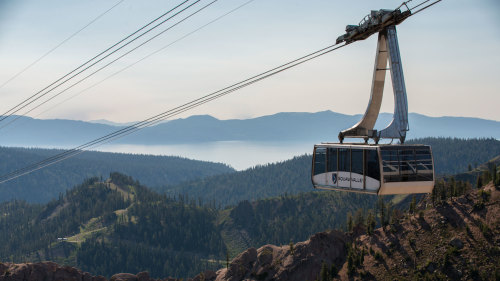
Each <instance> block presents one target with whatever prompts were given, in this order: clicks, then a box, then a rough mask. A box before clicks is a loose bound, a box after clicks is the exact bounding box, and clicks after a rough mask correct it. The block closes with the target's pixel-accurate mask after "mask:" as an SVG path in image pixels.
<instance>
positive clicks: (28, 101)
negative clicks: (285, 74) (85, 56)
mask: <svg viewBox="0 0 500 281" xmlns="http://www.w3.org/2000/svg"><path fill="white" fill-rule="evenodd" d="M189 1H190V0H185V1H183V2H182V3H180V4H179V5H177V6H175V7H174V8H172V9H170V10H169V11H167V12H166V13H164V14H162V15H161V16H159V17H157V18H156V19H154V20H153V21H151V22H149V23H148V24H146V25H144V26H143V27H141V28H139V29H138V30H136V31H135V32H133V33H132V34H130V35H128V36H127V37H125V38H124V39H122V40H120V41H119V42H117V43H115V44H114V45H112V46H111V47H109V48H107V49H106V50H104V51H102V52H101V53H99V54H98V55H96V56H94V57H93V58H91V59H90V60H88V61H86V62H85V63H83V64H81V65H80V66H78V67H77V68H75V69H73V70H72V71H70V72H69V73H67V74H65V75H64V76H62V77H61V78H59V79H57V80H56V81H54V82H52V83H51V84H49V85H48V86H46V87H45V88H43V89H42V90H40V91H38V92H37V93H35V94H33V95H32V96H30V97H28V98H26V99H25V100H23V101H22V102H20V103H19V104H17V105H16V106H14V107H12V108H11V109H9V110H7V111H6V112H5V113H3V114H2V115H1V116H0V122H2V121H3V120H5V119H7V118H9V117H10V116H12V115H13V114H15V113H17V112H18V111H19V110H21V109H23V108H25V107H26V106H28V105H29V104H31V103H33V102H34V101H36V100H38V99H40V98H41V97H43V96H45V95H47V94H48V93H50V92H51V91H53V90H54V89H56V88H58V87H59V86H61V85H62V84H64V83H66V82H67V81H69V80H71V79H72V78H74V77H76V76H77V75H79V74H81V73H82V72H84V71H85V70H87V69H89V68H90V67H92V66H94V65H95V64H97V63H98V62H100V61H102V60H104V59H106V58H107V57H109V56H110V55H112V54H114V53H116V52H117V51H119V50H121V49H122V48H124V47H125V46H127V45H129V44H130V43H132V42H134V41H135V40H137V39H139V38H141V37H142V36H144V35H146V34H147V33H149V32H151V31H152V30H154V29H156V28H158V27H159V26H160V25H162V24H164V23H165V22H167V21H168V20H170V19H172V18H173V17H175V16H176V15H178V14H180V13H181V12H183V11H185V10H186V9H187V8H189V7H191V6H193V5H195V4H197V3H198V2H200V1H201V0H197V1H195V2H194V3H192V4H190V5H189V6H188V7H187V8H184V9H182V10H181V11H180V12H177V13H176V14H175V15H173V16H170V17H168V18H167V19H165V20H163V21H161V22H160V23H158V24H156V25H155V26H153V27H151V28H150V29H148V30H146V31H144V32H143V33H142V34H140V35H138V36H136V37H135V38H133V39H132V40H130V41H129V42H127V43H125V44H124V45H122V46H120V47H119V48H118V49H116V50H114V51H112V52H111V53H110V54H108V55H106V56H105V57H104V58H101V59H99V60H98V61H97V62H95V63H93V64H92V65H90V66H87V67H85V66H86V65H88V64H89V63H91V62H93V61H94V60H96V59H97V58H99V57H101V56H102V55H104V54H106V53H107V52H109V51H111V50H112V49H113V48H115V47H117V46H118V45H120V44H121V43H123V42H125V41H126V40H128V39H129V38H131V37H133V36H134V35H136V34H137V33H139V32H141V31H142V30H144V29H146V28H147V27H148V26H150V25H152V24H154V23H155V22H157V21H158V20H160V19H162V18H163V17H165V16H166V15H168V14H170V13H171V12H173V11H175V10H176V9H178V8H179V7H181V6H182V5H184V4H185V3H187V2H189ZM83 67H85V69H84V70H82V71H79V72H78V73H77V74H75V75H73V76H71V77H70V78H68V79H66V80H65V81H64V82H62V83H59V82H60V81H61V80H63V79H65V78H66V77H68V76H70V75H71V74H73V73H75V72H76V71H78V70H80V69H81V68H83ZM57 83H59V84H58V85H57V86H55V87H53V88H52V89H50V90H47V89H49V88H50V87H52V86H54V85H55V84H57ZM45 90H47V92H45V93H43V92H44V91H45ZM42 93H43V94H42Z"/></svg>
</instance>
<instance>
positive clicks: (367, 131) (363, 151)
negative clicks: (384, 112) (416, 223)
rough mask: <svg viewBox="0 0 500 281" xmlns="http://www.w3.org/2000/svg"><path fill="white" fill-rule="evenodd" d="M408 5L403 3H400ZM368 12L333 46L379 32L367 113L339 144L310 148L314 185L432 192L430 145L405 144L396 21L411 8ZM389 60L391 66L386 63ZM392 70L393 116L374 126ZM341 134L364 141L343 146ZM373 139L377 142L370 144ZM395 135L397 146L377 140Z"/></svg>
mask: <svg viewBox="0 0 500 281" xmlns="http://www.w3.org/2000/svg"><path fill="white" fill-rule="evenodd" d="M403 5H404V6H406V3H403ZM403 5H401V6H400V7H399V8H397V9H395V10H379V11H372V12H371V13H370V14H369V15H368V16H366V17H365V18H364V19H363V20H362V21H361V22H360V23H359V25H348V26H347V27H346V34H344V35H342V36H340V37H338V38H337V44H340V43H342V42H345V43H346V44H350V43H352V42H354V41H357V40H363V39H366V38H368V37H369V36H370V35H372V34H374V33H377V32H378V43H377V52H376V57H375V67H374V71H373V80H372V87H371V94H370V101H369V104H368V108H367V109H366V112H365V114H364V116H363V118H362V119H361V121H359V122H358V123H357V124H356V125H354V126H353V127H351V128H349V129H346V130H344V131H342V132H340V133H339V141H340V143H322V144H317V145H315V146H314V151H313V162H312V172H311V179H312V183H313V186H314V187H315V188H321V189H330V190H341V191H351V192H362V193H371V194H377V195H389V194H413V193H430V192H432V189H433V188H434V161H433V157H432V149H431V147H430V146H428V145H406V144H404V141H405V138H406V132H407V131H408V130H409V129H408V128H409V127H408V101H407V96H406V87H405V82H404V76H403V68H402V63H401V56H400V52H399V45H398V38H397V34H396V25H397V24H399V23H401V22H402V21H403V20H405V19H406V18H408V17H409V16H411V11H410V10H409V9H408V10H407V11H404V12H402V11H401V10H400V8H401V7H402V6H403ZM388 62H389V65H388ZM387 70H390V73H391V80H392V88H393V91H394V115H393V119H392V122H391V123H390V124H389V125H388V126H387V127H386V128H384V129H382V130H380V131H377V130H375V129H374V126H375V123H376V121H377V118H378V115H379V112H380V106H381V103H382V95H383V90H384V83H385V76H386V71H387ZM345 138H362V139H364V143H350V144H347V143H346V144H344V143H343V141H344V139H345ZM370 139H372V140H373V141H374V142H375V143H374V144H369V143H368V141H369V140H370ZM381 139H390V140H391V143H392V141H393V140H394V139H397V140H399V141H400V144H379V141H380V140H381Z"/></svg>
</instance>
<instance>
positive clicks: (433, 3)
mask: <svg viewBox="0 0 500 281" xmlns="http://www.w3.org/2000/svg"><path fill="white" fill-rule="evenodd" d="M428 1H430V0H427V1H424V2H422V3H420V4H419V5H417V6H415V7H413V8H412V10H413V9H415V8H416V7H419V6H421V5H423V4H424V3H427V2H428ZM441 1H443V0H437V1H434V2H432V3H430V4H429V5H427V6H425V7H423V8H420V9H418V10H417V11H415V12H412V14H411V15H412V16H414V15H416V14H418V13H420V12H422V11H423V10H425V9H427V8H429V7H431V6H433V5H435V4H437V3H439V2H441Z"/></svg>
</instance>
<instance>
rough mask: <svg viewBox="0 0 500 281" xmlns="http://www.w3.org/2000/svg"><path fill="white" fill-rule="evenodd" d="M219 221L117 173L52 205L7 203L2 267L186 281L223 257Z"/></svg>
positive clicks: (1, 226)
mask: <svg viewBox="0 0 500 281" xmlns="http://www.w3.org/2000/svg"><path fill="white" fill-rule="evenodd" d="M216 218H217V211H215V210H213V209H211V208H208V207H200V206H197V205H196V204H195V203H194V202H186V201H185V200H184V199H183V198H180V199H178V200H174V199H170V198H167V197H165V196H162V195H159V194H157V193H155V192H153V191H150V190H149V189H147V188H146V187H144V186H142V185H140V184H139V183H138V182H136V181H134V180H132V178H130V177H128V176H125V175H122V174H118V173H112V174H111V176H110V179H109V180H107V181H105V182H102V181H100V180H99V179H98V178H91V179H88V180H86V181H85V182H84V183H83V184H81V185H79V186H77V187H76V188H74V189H71V190H69V191H67V193H66V194H65V195H64V196H60V197H59V199H57V200H53V201H51V202H50V203H48V204H46V205H37V204H26V203H23V202H20V201H12V202H5V203H2V204H0V241H2V243H0V261H14V262H26V261H42V260H52V261H57V262H60V263H64V264H71V265H74V266H78V267H80V268H82V269H84V270H86V271H90V272H92V273H93V274H100V275H105V276H110V275H112V274H113V273H116V272H120V271H125V272H136V271H138V270H140V271H143V270H147V271H149V272H150V273H151V274H152V276H168V275H170V276H181V277H182V276H187V275H191V274H196V273H198V272H200V271H201V270H202V269H205V268H214V266H215V267H216V266H217V264H218V263H217V261H218V260H220V259H221V258H222V257H223V256H224V253H225V252H226V251H225V249H226V248H225V244H224V242H223V240H222V237H221V235H220V233H219V231H218V228H217V225H216Z"/></svg>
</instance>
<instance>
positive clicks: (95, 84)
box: [0, 0, 255, 129]
mask: <svg viewBox="0 0 500 281" xmlns="http://www.w3.org/2000/svg"><path fill="white" fill-rule="evenodd" d="M254 1H255V0H249V1H247V2H245V3H243V4H241V5H239V6H238V7H236V8H234V9H232V10H230V11H228V12H226V13H224V14H222V15H220V16H218V17H217V18H215V19H213V20H211V21H209V22H208V23H205V24H203V25H202V26H200V27H198V28H196V29H194V30H192V31H190V32H189V33H187V34H185V35H183V36H181V37H179V38H177V39H176V40H174V41H172V42H170V43H168V44H167V45H165V46H163V47H161V48H160V49H158V50H156V51H154V52H152V53H150V54H148V55H146V56H144V57H142V58H141V59H139V60H137V61H135V62H133V63H131V64H129V65H127V66H126V67H124V68H122V69H120V70H118V71H116V72H114V73H113V74H111V75H109V76H107V77H105V78H103V79H101V80H100V81H98V82H96V83H94V84H92V85H91V86H89V87H87V88H85V89H83V90H81V91H79V92H77V93H76V94H74V95H72V96H70V97H68V98H66V99H65V100H63V101H61V102H59V103H57V104H55V105H53V106H52V107H50V108H48V109H46V110H44V111H42V112H40V113H38V114H37V115H35V118H36V117H39V116H40V115H42V114H44V113H46V112H48V111H50V110H52V109H54V108H55V107H57V106H59V105H61V104H63V103H65V102H67V101H69V100H71V99H73V98H75V97H77V96H79V95H81V94H82V93H84V92H86V91H88V90H90V89H92V88H94V87H96V86H98V85H99V84H101V83H103V82H104V81H106V80H108V79H110V78H112V77H114V76H116V75H118V74H120V73H122V72H123V71H125V70H127V69H129V68H131V67H133V66H135V65H136V64H138V63H140V62H142V61H144V60H146V59H148V58H150V57H151V56H153V55H155V54H157V53H159V52H161V51H163V50H165V49H166V48H168V47H170V46H172V45H174V44H175V43H177V42H179V41H181V40H183V39H185V38H187V37H189V36H191V35H193V34H194V33H196V32H198V31H200V30H202V29H203V28H205V27H207V26H209V25H211V24H212V23H214V22H216V21H218V20H220V19H222V18H223V17H225V16H227V15H229V14H231V13H233V12H235V11H237V10H239V9H241V8H242V7H244V6H246V5H248V4H250V3H251V2H254ZM30 112H31V110H30V111H28V112H27V113H26V114H28V113H30ZM3 127H5V126H3ZM3 127H0V129H1V128H3Z"/></svg>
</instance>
